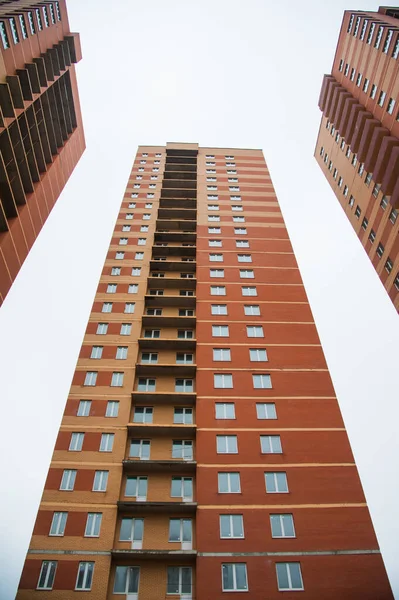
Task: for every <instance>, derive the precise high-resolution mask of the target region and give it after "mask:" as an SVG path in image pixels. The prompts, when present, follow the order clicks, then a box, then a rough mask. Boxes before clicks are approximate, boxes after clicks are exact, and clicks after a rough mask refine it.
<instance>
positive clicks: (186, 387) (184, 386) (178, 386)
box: [175, 379, 194, 393]
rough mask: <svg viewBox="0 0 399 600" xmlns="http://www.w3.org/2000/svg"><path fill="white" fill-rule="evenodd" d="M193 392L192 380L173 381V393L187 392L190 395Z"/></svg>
mask: <svg viewBox="0 0 399 600" xmlns="http://www.w3.org/2000/svg"><path fill="white" fill-rule="evenodd" d="M193 390H194V385H193V380H192V379H176V380H175V392H189V393H192V392H193Z"/></svg>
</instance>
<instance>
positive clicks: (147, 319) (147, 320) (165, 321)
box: [141, 296, 196, 329]
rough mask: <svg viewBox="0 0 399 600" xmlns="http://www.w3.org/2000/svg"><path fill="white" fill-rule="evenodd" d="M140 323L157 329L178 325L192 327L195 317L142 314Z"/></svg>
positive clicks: (194, 323) (182, 327)
mask: <svg viewBox="0 0 399 600" xmlns="http://www.w3.org/2000/svg"><path fill="white" fill-rule="evenodd" d="M161 297H162V296H161ZM141 324H142V326H143V327H146V328H147V327H149V328H151V329H158V328H161V327H180V328H181V329H185V328H189V329H192V328H193V327H195V325H196V317H195V316H193V317H179V316H178V315H176V316H168V315H165V316H163V315H144V316H143V317H142V319H141Z"/></svg>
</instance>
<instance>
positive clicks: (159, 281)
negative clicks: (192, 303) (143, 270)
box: [147, 263, 197, 290]
mask: <svg viewBox="0 0 399 600" xmlns="http://www.w3.org/2000/svg"><path fill="white" fill-rule="evenodd" d="M164 264H165V263H164ZM178 275H179V274H178V273H176V275H175V276H173V277H148V279H147V281H148V287H149V289H151V288H152V289H159V288H162V289H170V288H175V289H176V288H177V289H180V290H195V286H196V284H197V280H196V279H195V278H191V277H188V278H185V277H179V276H178Z"/></svg>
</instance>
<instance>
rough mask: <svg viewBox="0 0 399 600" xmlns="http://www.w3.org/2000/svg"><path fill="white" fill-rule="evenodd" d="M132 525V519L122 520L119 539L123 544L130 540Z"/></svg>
mask: <svg viewBox="0 0 399 600" xmlns="http://www.w3.org/2000/svg"><path fill="white" fill-rule="evenodd" d="M132 523H133V519H122V523H121V531H120V535H119V539H120V540H121V541H123V542H128V541H130V540H131V539H132Z"/></svg>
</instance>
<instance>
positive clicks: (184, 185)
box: [161, 176, 197, 196]
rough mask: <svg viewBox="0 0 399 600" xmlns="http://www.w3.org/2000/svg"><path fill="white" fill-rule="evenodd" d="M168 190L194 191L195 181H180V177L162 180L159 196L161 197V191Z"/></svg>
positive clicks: (183, 179)
mask: <svg viewBox="0 0 399 600" xmlns="http://www.w3.org/2000/svg"><path fill="white" fill-rule="evenodd" d="M170 189H174V190H178V189H185V190H195V189H197V181H196V180H195V179H194V180H192V179H190V180H189V179H187V178H181V179H180V176H177V177H174V178H173V179H164V180H163V182H162V190H161V196H162V192H163V190H170Z"/></svg>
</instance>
